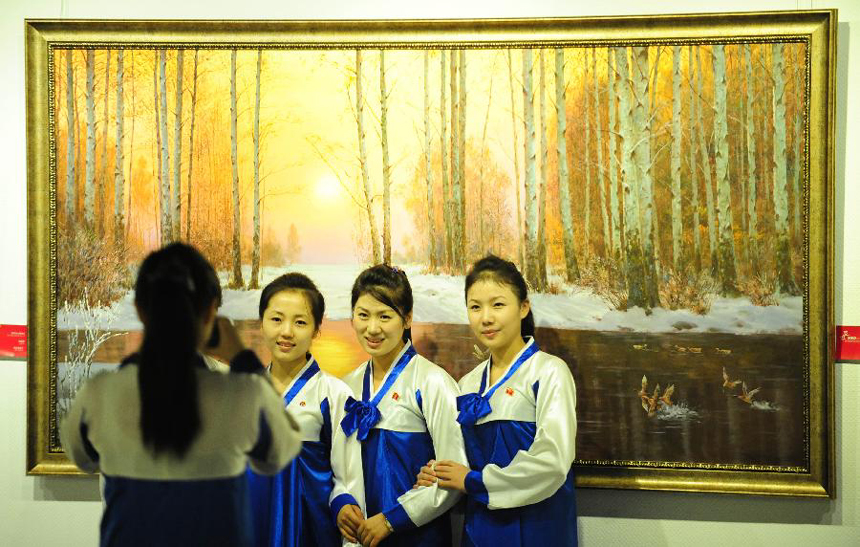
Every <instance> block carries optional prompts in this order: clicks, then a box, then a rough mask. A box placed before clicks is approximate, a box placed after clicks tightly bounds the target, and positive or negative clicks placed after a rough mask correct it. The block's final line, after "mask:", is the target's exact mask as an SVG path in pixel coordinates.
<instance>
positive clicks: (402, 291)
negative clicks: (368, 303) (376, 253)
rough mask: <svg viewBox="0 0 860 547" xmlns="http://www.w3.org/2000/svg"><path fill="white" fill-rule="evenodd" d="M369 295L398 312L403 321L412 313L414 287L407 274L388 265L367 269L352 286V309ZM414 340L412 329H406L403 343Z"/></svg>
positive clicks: (378, 265)
mask: <svg viewBox="0 0 860 547" xmlns="http://www.w3.org/2000/svg"><path fill="white" fill-rule="evenodd" d="M364 294H368V295H370V296H372V297H373V298H375V299H377V300H379V301H380V302H382V303H383V304H385V305H386V306H388V307H389V308H391V309H393V310H394V311H395V312H397V315H399V316H400V318H401V319H403V321H404V322H405V321H406V316H407V315H409V314H410V313H411V312H412V286H411V285H409V279H407V277H406V273H405V272H404V271H403V270H401V269H400V268H395V267H392V266H389V265H388V264H377V265H376V266H371V267H370V268H367V269H366V270H364V271H363V272H361V273H360V274H358V277H357V278H356V279H355V283H353V285H352V309H355V303H356V302H358V299H359V298H360V297H361V296H362V295H364ZM407 340H412V329H411V328H409V329H404V331H403V341H404V342H406V341H407Z"/></svg>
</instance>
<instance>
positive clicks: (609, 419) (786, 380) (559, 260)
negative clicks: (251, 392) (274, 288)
mask: <svg viewBox="0 0 860 547" xmlns="http://www.w3.org/2000/svg"><path fill="white" fill-rule="evenodd" d="M52 51H53V53H52V57H51V63H52V64H51V67H52V72H51V78H52V83H51V85H52V88H51V94H50V100H51V105H52V135H51V138H52V145H53V151H54V157H55V159H54V163H53V167H52V169H53V175H54V176H53V181H54V182H53V184H54V186H53V189H54V191H55V192H56V210H55V216H56V220H57V222H56V237H57V239H56V242H57V271H58V277H57V281H58V283H57V291H58V293H57V296H58V300H57V301H58V306H59V309H58V312H57V327H58V331H59V350H60V351H59V358H58V361H59V366H58V378H57V382H56V385H57V401H58V407H57V409H56V411H57V412H58V413H62V412H63V411H64V409H65V408H66V406H67V405H68V403H69V401H70V400H71V398H72V397H73V396H74V394H75V393H76V391H77V389H78V387H79V385H80V383H81V381H82V380H83V379H84V378H86V377H87V376H89V375H90V374H93V373H95V372H96V371H99V370H102V369H111V368H112V367H114V366H116V364H117V363H118V362H119V361H120V360H121V358H122V357H123V356H125V355H126V354H128V353H130V352H132V351H134V350H135V349H136V348H137V345H138V344H139V341H140V332H141V328H142V326H141V324H140V322H139V321H138V319H137V317H136V315H135V310H134V305H133V290H132V281H133V279H134V275H135V268H136V265H137V264H139V262H140V261H141V259H142V258H143V257H144V256H145V255H146V254H147V253H148V252H150V251H152V250H154V249H156V248H158V247H159V246H161V245H164V244H166V243H169V242H171V241H176V240H182V241H186V242H189V243H191V244H192V245H195V246H196V247H198V248H199V249H200V250H201V251H202V252H203V253H204V254H205V255H206V256H207V257H208V259H209V260H210V261H211V262H212V263H213V265H214V266H215V267H216V270H218V272H219V275H220V276H221V279H222V286H223V287H224V289H225V292H224V294H225V298H224V304H223V307H222V313H223V314H225V315H227V316H229V317H231V318H233V319H234V320H235V321H236V322H237V324H238V325H239V326H240V330H241V331H242V333H243V335H244V336H245V339H246V342H247V343H249V344H251V345H252V346H253V347H254V348H255V349H256V350H257V351H258V353H259V354H260V355H261V357H263V358H264V359H265V358H267V356H266V353H265V350H264V349H263V348H262V345H261V342H260V336H259V322H258V318H257V305H258V301H259V295H260V289H261V288H262V287H263V286H265V284H266V283H268V282H269V281H271V280H272V279H274V278H275V277H277V276H278V275H280V274H282V273H285V272H287V271H301V272H304V273H306V274H308V275H309V276H310V277H311V278H312V279H313V280H314V281H315V282H316V283H317V284H318V285H319V287H320V289H321V290H322V292H323V294H324V295H325V298H326V318H325V321H324V322H323V324H322V336H321V337H320V338H319V339H318V340H317V341H316V342H315V343H314V346H313V348H312V349H313V352H314V354H315V356H316V357H317V359H318V361H319V362H320V364H321V366H322V367H323V368H324V369H326V370H328V371H330V372H332V373H334V374H337V375H342V374H344V373H346V372H348V371H349V370H351V369H352V368H354V367H355V366H357V365H358V364H359V363H360V361H361V360H362V359H364V356H363V354H362V352H361V350H360V347H359V346H358V344H357V342H356V341H355V339H354V335H353V332H352V329H351V326H350V323H349V318H350V315H351V314H350V301H349V292H350V288H351V285H352V282H353V280H354V279H355V276H356V275H357V274H358V272H359V271H361V270H362V269H363V268H365V267H366V266H368V265H371V264H375V263H380V262H387V263H392V264H395V265H398V266H400V267H403V268H404V269H405V270H406V272H407V274H408V276H409V279H410V281H411V283H412V286H413V290H414V298H415V310H414V313H415V322H416V325H415V328H414V329H413V336H414V339H415V344H416V346H417V349H418V350H419V352H421V353H422V354H423V355H425V356H426V357H428V358H429V359H431V360H433V361H434V362H436V363H438V364H439V365H441V366H443V367H444V368H445V369H446V370H448V371H449V372H450V373H451V375H452V376H453V377H454V378H455V379H459V378H460V377H461V376H462V375H463V374H464V373H466V372H467V371H469V370H471V369H472V368H473V367H474V366H475V365H477V364H478V362H479V358H478V357H477V356H476V355H475V351H476V348H474V347H473V345H474V340H473V339H472V337H471V335H470V331H469V328H468V325H467V317H466V308H465V304H464V295H463V281H464V274H465V272H466V270H467V268H468V266H469V264H470V263H472V262H473V261H474V260H476V259H478V258H480V257H481V256H483V255H485V254H486V253H488V252H491V253H495V254H498V255H500V256H503V257H505V258H508V259H510V260H513V261H514V262H515V263H516V264H517V265H518V266H519V268H520V269H521V271H522V272H523V273H524V274H525V276H526V278H527V280H528V282H529V285H530V291H531V294H530V299H531V303H532V308H533V310H534V313H535V318H536V322H537V326H538V332H537V337H536V338H537V342H538V344H539V345H540V346H541V348H542V349H544V350H545V351H548V352H550V353H554V354H556V355H559V356H560V357H562V358H563V359H565V361H566V362H567V363H568V364H569V365H570V367H571V370H572V371H573V374H574V377H575V379H576V383H577V392H578V395H577V399H578V401H577V413H578V422H579V429H578V454H577V456H578V460H579V462H580V463H587V464H600V465H629V464H630V462H654V463H657V464H660V465H674V464H679V465H684V466H693V467H695V466H696V465H709V466H713V465H717V466H723V467H724V468H738V469H744V468H747V467H749V466H764V467H768V466H775V467H774V468H779V469H785V470H789V471H791V470H794V469H800V468H802V467H803V466H805V465H806V462H807V454H806V453H805V451H804V446H805V443H806V441H807V435H808V431H807V430H806V429H805V426H804V408H805V407H804V405H805V402H804V401H805V397H806V390H807V389H808V386H807V385H806V383H805V382H806V381H805V379H804V378H805V376H804V328H805V327H804V298H805V295H806V294H807V293H806V290H807V280H806V278H805V266H804V265H805V263H806V261H807V253H808V246H807V243H806V242H807V237H806V233H805V229H806V226H805V220H804V219H805V218H806V215H805V212H806V210H807V207H808V205H807V187H808V185H807V182H806V181H807V176H808V175H807V172H808V169H807V165H808V161H807V158H808V155H809V152H808V146H809V143H808V123H807V122H808V106H807V105H808V96H807V95H808V85H809V63H808V59H807V49H806V45H805V43H804V42H796V43H795V42H776V43H774V42H755V43H735V42H733V43H731V44H720V43H695V44H689V43H683V44H675V45H673V44H661V45H653V44H652V45H625V44H615V45H612V44H610V45H609V46H606V45H601V46H598V47H594V46H592V45H571V46H569V47H560V48H551V49H501V48H500V49H468V50H445V49H434V50H420V49H409V50H397V49H387V50H380V49H363V50H354V49H353V50H344V49H340V50H316V51H314V50H289V49H262V50H249V49H240V50H229V49H199V50H194V49H187V50H181V49H180V50H176V49H172V50H154V49H126V50H116V49H113V50H108V49H53V50H52ZM477 349H478V350H480V349H481V348H477ZM745 466H746V467H745Z"/></svg>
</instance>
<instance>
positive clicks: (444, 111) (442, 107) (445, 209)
mask: <svg viewBox="0 0 860 547" xmlns="http://www.w3.org/2000/svg"><path fill="white" fill-rule="evenodd" d="M439 74H440V82H441V84H440V100H439V111H440V113H441V116H442V123H441V125H440V133H439V141H440V146H439V152H440V156H441V157H442V225H443V234H444V239H443V248H444V249H443V250H444V255H445V260H444V263H445V268H446V269H447V270H448V271H449V272H450V271H451V268H452V267H453V265H454V257H453V253H454V251H453V249H452V247H451V244H452V239H453V238H452V234H451V188H450V186H451V183H450V181H449V179H448V82H447V75H448V55H447V53H446V52H445V51H444V50H442V51H441V61H440V70H439Z"/></svg>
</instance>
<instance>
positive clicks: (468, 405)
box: [457, 338, 540, 425]
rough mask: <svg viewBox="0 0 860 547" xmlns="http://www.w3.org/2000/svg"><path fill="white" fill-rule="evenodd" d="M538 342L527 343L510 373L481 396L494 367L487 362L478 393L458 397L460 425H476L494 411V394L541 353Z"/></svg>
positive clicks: (532, 340) (490, 362) (531, 340)
mask: <svg viewBox="0 0 860 547" xmlns="http://www.w3.org/2000/svg"><path fill="white" fill-rule="evenodd" d="M539 349H540V348H538V345H537V342H535V341H534V338H531V339H530V340H529V341H528V342H527V343H526V347H525V348H523V350H522V351H521V352H520V354H519V355H518V356H517V358H516V360H514V363H513V364H512V365H511V367H510V368H509V369H508V372H506V373H505V376H504V378H502V379H501V380H499V381H498V382H497V383H496V385H494V386H493V387H492V388H490V390H489V391H487V393H485V394H484V395H481V393H483V392H484V388H485V387H486V386H487V377H488V376H489V374H490V366H491V365H492V360H490V361H488V362H487V368H486V369H485V370H484V374H482V375H481V387H480V388H478V392H477V393H467V394H465V395H460V396H459V397H457V410H459V411H460V413H459V414H458V415H457V421H458V422H459V423H460V425H474V424H475V423H476V422H477V421H478V420H480V419H481V418H483V417H484V416H486V415H488V414H489V413H490V412H492V411H493V408H492V407H491V406H490V397H492V396H493V393H495V392H496V390H497V389H499V387H501V385H502V384H504V383H505V382H507V381H508V379H509V378H510V377H511V376H513V375H514V373H515V372H516V371H517V369H518V368H520V366H521V365H522V364H523V363H525V362H526V361H527V360H528V358H529V357H531V356H532V355H534V354H535V353H537V352H538V351H539Z"/></svg>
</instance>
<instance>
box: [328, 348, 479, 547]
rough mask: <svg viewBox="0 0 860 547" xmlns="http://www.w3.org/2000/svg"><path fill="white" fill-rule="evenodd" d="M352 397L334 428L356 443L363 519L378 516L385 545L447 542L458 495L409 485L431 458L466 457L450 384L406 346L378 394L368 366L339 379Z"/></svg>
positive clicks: (433, 546) (436, 546) (435, 546)
mask: <svg viewBox="0 0 860 547" xmlns="http://www.w3.org/2000/svg"><path fill="white" fill-rule="evenodd" d="M344 381H345V382H346V384H347V385H348V386H349V387H350V388H351V389H352V391H353V393H354V394H355V397H356V398H360V400H356V399H351V400H349V401H348V402H347V405H346V410H347V415H346V417H345V419H344V420H343V422H342V424H341V426H342V428H343V429H344V431H345V432H346V433H347V434H348V435H350V436H357V437H358V439H359V440H360V441H361V450H362V462H363V466H364V490H365V499H366V504H367V513H366V516H367V517H368V518H369V517H372V516H374V515H376V514H378V513H383V514H384V515H385V517H386V518H387V519H388V521H389V523H390V524H391V526H392V528H394V533H393V534H391V535H390V536H389V537H388V538H386V539H385V541H384V542H383V545H385V546H387V547H397V546H408V547H440V546H446V545H450V544H451V525H450V519H449V517H448V514H447V513H448V510H449V509H450V508H451V507H452V506H453V505H454V504H455V503H456V502H457V500H458V499H459V498H460V493H459V492H455V491H451V490H445V489H443V488H439V487H438V486H437V485H435V484H434V485H433V486H429V487H421V488H415V489H413V488H412V487H413V485H414V484H415V477H416V476H417V475H418V472H419V471H420V470H421V466H423V465H425V464H426V463H427V461H429V460H431V459H437V460H454V461H466V454H465V451H464V449H463V436H462V434H461V433H460V428H459V427H458V424H457V422H456V419H455V418H456V415H457V407H456V396H457V393H458V389H457V383H456V382H455V381H454V380H453V378H451V376H450V375H448V373H447V372H445V370H444V369H442V368H441V367H439V366H437V365H435V364H433V363H431V362H430V361H428V360H427V359H425V358H424V357H422V356H420V355H418V354H417V353H416V352H415V349H414V347H413V346H412V344H411V343H409V342H407V344H406V346H405V347H404V348H403V350H402V351H401V352H400V354H399V355H398V356H397V357H396V358H395V360H394V363H393V364H392V366H391V367H390V368H389V369H388V372H387V373H386V375H385V377H384V378H383V380H382V384H381V385H380V388H379V390H378V391H376V392H374V391H373V367H372V366H371V365H370V362H369V361H368V362H366V363H364V364H362V365H360V366H359V367H358V368H357V369H356V370H354V371H353V372H351V373H350V374H348V375H347V376H345V377H344Z"/></svg>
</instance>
